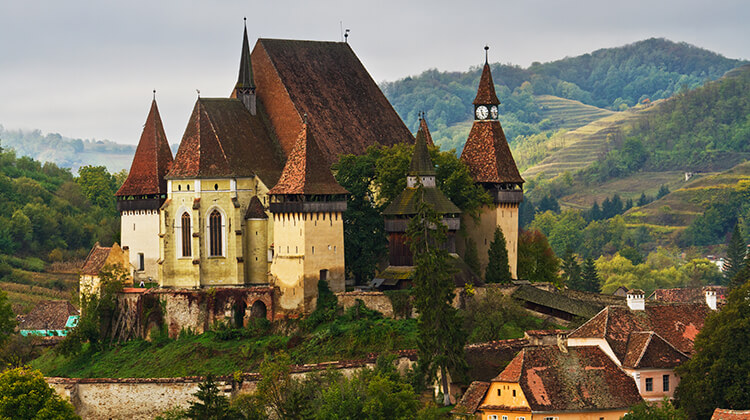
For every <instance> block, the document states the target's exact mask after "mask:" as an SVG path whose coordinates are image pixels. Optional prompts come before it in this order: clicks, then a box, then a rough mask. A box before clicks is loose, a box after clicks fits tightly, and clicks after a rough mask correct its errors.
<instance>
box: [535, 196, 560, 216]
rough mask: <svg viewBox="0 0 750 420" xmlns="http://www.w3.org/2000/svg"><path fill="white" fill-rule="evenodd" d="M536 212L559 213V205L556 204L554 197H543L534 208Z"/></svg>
mask: <svg viewBox="0 0 750 420" xmlns="http://www.w3.org/2000/svg"><path fill="white" fill-rule="evenodd" d="M536 210H537V212H539V213H544V212H545V211H547V210H551V211H553V212H555V213H560V203H558V202H557V199H556V198H555V197H552V196H551V195H545V196H544V197H542V199H541V200H539V204H537V206H536Z"/></svg>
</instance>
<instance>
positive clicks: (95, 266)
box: [81, 242, 112, 276]
mask: <svg viewBox="0 0 750 420" xmlns="http://www.w3.org/2000/svg"><path fill="white" fill-rule="evenodd" d="M111 250H112V247H104V246H100V245H99V242H97V243H95V244H94V247H93V248H91V251H89V255H88V256H87V257H86V261H84V262H83V268H81V274H87V275H90V276H98V275H99V271H101V269H102V267H104V263H105V262H106V261H107V257H108V256H109V251H111Z"/></svg>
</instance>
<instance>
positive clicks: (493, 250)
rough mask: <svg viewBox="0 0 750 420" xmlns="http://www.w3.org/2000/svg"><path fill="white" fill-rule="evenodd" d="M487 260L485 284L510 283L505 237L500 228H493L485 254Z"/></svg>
mask: <svg viewBox="0 0 750 420" xmlns="http://www.w3.org/2000/svg"><path fill="white" fill-rule="evenodd" d="M487 254H488V257H489V260H488V262H487V270H486V272H485V274H484V280H485V281H486V282H487V283H510V282H511V280H513V278H512V276H511V275H510V266H509V265H508V248H507V247H506V243H505V235H503V230H502V229H500V227H499V226H498V227H496V228H495V234H494V236H493V237H492V242H491V243H490V249H489V251H488V252H487Z"/></svg>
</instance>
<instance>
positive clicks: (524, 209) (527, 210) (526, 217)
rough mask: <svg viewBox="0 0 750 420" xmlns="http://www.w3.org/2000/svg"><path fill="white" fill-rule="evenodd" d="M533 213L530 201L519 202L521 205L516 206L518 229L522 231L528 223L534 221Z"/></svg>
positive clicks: (532, 205) (534, 211)
mask: <svg viewBox="0 0 750 420" xmlns="http://www.w3.org/2000/svg"><path fill="white" fill-rule="evenodd" d="M535 213H536V208H535V207H534V203H532V202H531V200H523V201H521V204H520V205H519V206H518V227H519V228H522V229H523V228H526V226H528V225H529V223H531V222H533V221H534V214H535Z"/></svg>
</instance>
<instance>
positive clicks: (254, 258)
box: [245, 219, 272, 284]
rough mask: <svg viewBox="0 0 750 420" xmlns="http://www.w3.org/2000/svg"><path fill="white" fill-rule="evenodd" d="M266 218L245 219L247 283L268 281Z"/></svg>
mask: <svg viewBox="0 0 750 420" xmlns="http://www.w3.org/2000/svg"><path fill="white" fill-rule="evenodd" d="M269 224H272V223H269V222H268V219H249V220H246V221H245V225H246V229H245V238H246V240H245V246H246V250H245V270H246V274H245V276H246V279H247V283H255V284H258V283H268V225H269Z"/></svg>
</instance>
